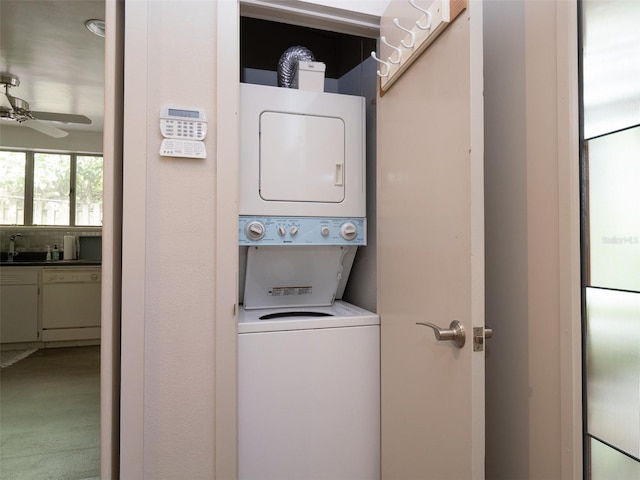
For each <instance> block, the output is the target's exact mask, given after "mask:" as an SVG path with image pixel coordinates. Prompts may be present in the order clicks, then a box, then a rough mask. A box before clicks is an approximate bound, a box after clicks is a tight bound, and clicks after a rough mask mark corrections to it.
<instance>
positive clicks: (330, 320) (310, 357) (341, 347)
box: [238, 301, 380, 480]
mask: <svg viewBox="0 0 640 480" xmlns="http://www.w3.org/2000/svg"><path fill="white" fill-rule="evenodd" d="M379 323H380V322H379V317H378V316H377V315H376V314H373V313H371V312H368V311H366V310H363V309H361V308H358V307H356V306H354V305H350V304H348V303H345V302H342V301H336V302H334V304H333V305H331V306H327V307H308V308H304V309H300V308H277V309H273V308H269V309H255V310H245V309H244V308H242V309H241V310H240V312H239V322H238V333H239V335H238V338H239V340H238V351H239V365H238V381H239V388H238V398H239V412H238V418H239V478H240V479H242V480H303V479H304V480H327V479H332V480H359V479H362V480H365V479H366V480H371V479H375V478H380V329H379Z"/></svg>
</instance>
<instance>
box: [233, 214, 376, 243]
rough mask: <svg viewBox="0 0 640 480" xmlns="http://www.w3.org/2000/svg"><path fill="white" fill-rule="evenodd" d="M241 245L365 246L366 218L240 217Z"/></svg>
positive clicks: (239, 234)
mask: <svg viewBox="0 0 640 480" xmlns="http://www.w3.org/2000/svg"><path fill="white" fill-rule="evenodd" d="M238 238H239V244H240V245H366V244H367V219H366V218H335V217H260V216H258V217H252V216H241V217H240V221H239V229H238Z"/></svg>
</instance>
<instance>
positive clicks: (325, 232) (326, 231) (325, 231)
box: [320, 227, 330, 237]
mask: <svg viewBox="0 0 640 480" xmlns="http://www.w3.org/2000/svg"><path fill="white" fill-rule="evenodd" d="M320 233H321V234H322V236H323V237H328V236H329V233H330V232H329V227H322V230H320Z"/></svg>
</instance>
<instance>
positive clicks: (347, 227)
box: [340, 222, 358, 240]
mask: <svg viewBox="0 0 640 480" xmlns="http://www.w3.org/2000/svg"><path fill="white" fill-rule="evenodd" d="M340 235H342V238H344V239H345V240H353V239H354V238H356V237H357V236H358V227H356V226H355V224H354V223H353V222H345V223H343V224H342V226H341V227H340Z"/></svg>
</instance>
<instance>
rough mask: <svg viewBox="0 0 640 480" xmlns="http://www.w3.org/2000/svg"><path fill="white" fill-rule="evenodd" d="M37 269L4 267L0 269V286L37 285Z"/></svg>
mask: <svg viewBox="0 0 640 480" xmlns="http://www.w3.org/2000/svg"><path fill="white" fill-rule="evenodd" d="M38 271H39V269H37V268H24V267H5V268H2V269H0V285H37V284H38Z"/></svg>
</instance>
